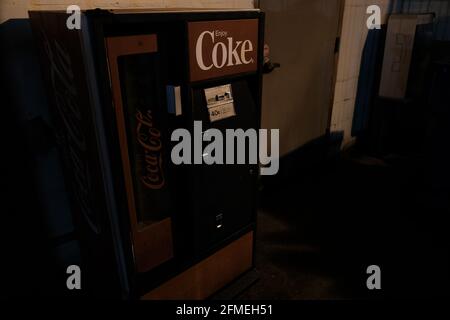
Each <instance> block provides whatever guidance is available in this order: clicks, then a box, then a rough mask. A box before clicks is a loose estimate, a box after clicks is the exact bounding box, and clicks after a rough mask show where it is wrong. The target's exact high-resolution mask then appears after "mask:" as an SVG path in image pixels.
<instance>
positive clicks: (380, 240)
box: [238, 154, 450, 300]
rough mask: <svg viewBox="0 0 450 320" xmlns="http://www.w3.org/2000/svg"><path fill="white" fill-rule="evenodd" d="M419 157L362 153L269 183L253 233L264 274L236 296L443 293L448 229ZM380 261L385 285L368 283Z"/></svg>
mask: <svg viewBox="0 0 450 320" xmlns="http://www.w3.org/2000/svg"><path fill="white" fill-rule="evenodd" d="M426 177H427V175H426V167H424V165H423V161H417V159H413V158H404V159H402V158H398V157H391V158H387V159H385V160H377V159H373V158H369V157H365V156H362V155H358V154H347V155H345V156H344V157H343V158H341V159H339V160H337V161H336V162H335V161H331V162H329V163H326V164H320V165H318V166H316V168H307V169H306V170H302V172H299V173H298V174H297V175H293V176H291V178H290V179H289V183H283V184H277V185H275V186H271V187H265V189H264V190H263V192H262V196H261V209H260V212H259V218H258V222H259V225H258V232H257V240H256V245H257V247H256V250H257V251H256V266H257V270H258V272H259V275H260V278H259V281H258V282H256V283H255V284H254V285H253V286H251V287H250V288H249V289H247V290H246V291H244V292H243V293H242V294H240V296H239V297H238V298H239V299H288V300H290V299H349V298H350V299H353V298H356V299H359V298H361V299H367V298H369V299H372V298H375V299H377V298H424V297H425V298H426V297H435V296H443V295H444V294H446V292H447V287H448V285H449V281H448V280H449V277H448V270H450V268H449V250H448V244H447V243H448V242H447V241H446V240H448V239H446V238H447V236H446V232H447V230H448V229H446V227H444V224H443V217H442V216H443V214H447V213H448V211H445V210H444V211H442V208H440V209H438V208H435V206H434V203H432V202H431V201H432V200H431V198H430V196H429V193H430V191H429V188H428V186H429V184H428V183H427V180H426ZM373 264H375V265H379V266H380V267H381V272H382V276H381V283H382V290H381V291H369V290H368V289H367V287H366V280H367V277H368V275H367V274H366V269H367V267H368V266H370V265H373Z"/></svg>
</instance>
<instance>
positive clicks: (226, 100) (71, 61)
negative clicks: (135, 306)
mask: <svg viewBox="0 0 450 320" xmlns="http://www.w3.org/2000/svg"><path fill="white" fill-rule="evenodd" d="M68 18H69V14H67V13H66V12H56V11H31V12H30V19H31V23H32V28H33V34H34V37H35V40H36V44H37V47H38V51H39V55H40V61H41V69H42V74H43V77H44V79H43V80H44V82H45V84H46V89H47V96H48V101H49V108H50V110H51V112H52V115H53V118H52V121H53V127H54V129H55V132H56V136H57V140H58V144H59V147H60V148H59V149H60V153H61V156H62V158H63V162H64V169H65V183H66V186H67V189H68V193H69V196H70V199H71V205H72V212H73V219H74V222H75V224H76V226H77V236H78V239H79V243H80V247H81V253H82V261H83V264H82V265H81V266H80V267H81V271H82V284H83V285H82V287H83V288H84V290H85V292H86V294H87V295H91V296H97V297H110V296H111V297H123V298H135V299H204V298H208V297H210V296H211V295H213V294H214V293H216V292H218V291H219V290H220V289H221V288H223V287H224V286H226V285H227V284H230V283H231V282H232V281H234V280H235V279H237V278H238V277H239V276H241V275H242V274H244V273H245V272H247V271H249V270H251V269H252V268H253V267H254V261H253V254H254V232H255V228H256V184H257V179H258V174H259V166H258V164H250V163H247V162H245V163H242V162H237V164H235V163H233V162H230V163H229V164H227V163H225V162H223V161H216V162H212V163H211V161H208V157H212V156H216V155H211V154H208V152H205V150H206V149H203V145H199V143H202V141H203V142H204V141H212V139H213V138H212V137H209V135H210V133H211V132H215V133H216V134H217V133H223V134H224V136H225V135H226V132H227V130H228V129H235V130H240V129H242V130H243V131H245V130H248V129H255V130H258V129H259V127H260V110H261V90H262V64H263V45H262V43H263V42H262V41H263V30H264V14H263V13H261V12H259V11H258V10H246V11H201V12H185V11H180V12H177V11H172V12H156V11H155V12H151V11H150V12H145V11H136V10H135V11H115V10H112V11H105V10H98V9H97V10H88V11H84V12H81V15H80V25H79V28H76V27H75V28H69V24H68ZM180 130H181V131H180ZM177 132H181V133H182V134H185V135H186V136H188V137H189V140H187V138H186V140H185V141H183V143H186V146H187V147H186V149H184V150H183V152H178V153H177V152H176V150H179V146H180V145H179V143H180V141H179V140H176V139H174V136H177ZM188 142H191V143H190V144H188ZM199 150H200V151H199ZM234 151H235V150H234V149H232V150H229V149H227V150H224V151H223V153H224V154H223V155H222V156H223V157H224V158H227V157H228V158H230V157H231V158H233V157H236V154H235V152H234ZM199 152H200V153H199ZM174 157H178V158H179V157H182V158H183V159H184V160H185V161H184V162H181V163H180V162H179V161H178V160H176V159H174Z"/></svg>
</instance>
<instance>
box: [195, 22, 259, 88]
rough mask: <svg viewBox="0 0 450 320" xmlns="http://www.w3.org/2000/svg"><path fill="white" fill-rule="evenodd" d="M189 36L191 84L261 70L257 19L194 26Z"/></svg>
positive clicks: (196, 24) (196, 23)
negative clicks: (259, 68) (259, 66)
mask: <svg viewBox="0 0 450 320" xmlns="http://www.w3.org/2000/svg"><path fill="white" fill-rule="evenodd" d="M188 33H189V63H190V68H189V69H190V79H191V81H200V80H204V79H208V78H217V77H221V76H227V75H233V74H238V73H244V72H252V71H256V70H257V68H258V20H257V19H242V20H221V21H200V22H190V23H189V24H188Z"/></svg>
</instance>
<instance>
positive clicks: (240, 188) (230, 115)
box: [193, 80, 258, 252]
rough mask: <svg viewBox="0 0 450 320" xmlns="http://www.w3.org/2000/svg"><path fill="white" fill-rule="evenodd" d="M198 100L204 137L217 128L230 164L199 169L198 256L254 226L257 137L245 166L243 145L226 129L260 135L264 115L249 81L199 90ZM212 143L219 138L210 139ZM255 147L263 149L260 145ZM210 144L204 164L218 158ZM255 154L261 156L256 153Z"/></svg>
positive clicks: (196, 113) (196, 109)
mask: <svg viewBox="0 0 450 320" xmlns="http://www.w3.org/2000/svg"><path fill="white" fill-rule="evenodd" d="M212 98H213V99H214V100H216V101H217V102H218V103H212V104H211V101H208V100H211V99H212ZM193 100H194V106H193V107H194V117H195V118H196V120H201V121H202V129H203V136H205V135H206V136H208V135H209V134H210V133H211V130H212V129H215V130H218V131H220V132H221V133H222V137H223V149H222V152H223V155H222V159H223V162H224V164H223V165H221V164H212V165H209V164H206V165H205V164H204V165H201V166H197V167H196V168H195V175H194V176H195V183H194V185H195V191H196V193H195V204H194V206H195V210H194V211H195V214H196V215H197V217H196V219H195V220H196V225H195V240H196V241H195V244H196V249H197V251H198V252H204V251H207V250H208V249H211V248H214V247H215V246H216V245H218V244H220V242H222V241H223V240H226V239H227V238H228V237H231V236H232V235H233V234H235V233H237V232H239V231H240V230H242V229H244V228H245V227H247V226H250V225H251V223H252V221H254V219H255V188H256V181H257V174H258V165H257V164H249V150H251V148H250V147H249V139H254V136H252V137H251V138H247V139H246V141H245V146H244V148H245V150H246V160H245V164H238V157H237V149H238V143H242V142H239V141H238V140H237V139H235V140H234V142H232V141H231V140H229V139H227V134H226V130H227V129H242V130H243V131H247V130H248V129H253V132H254V133H257V132H258V130H256V129H257V125H258V124H257V120H258V116H257V109H256V105H255V102H254V99H253V96H252V94H251V90H250V88H249V86H248V83H247V81H246V80H242V81H234V82H231V83H225V84H221V85H218V86H216V87H207V88H205V87H202V88H198V89H194V92H193ZM210 140H211V141H214V140H215V139H214V137H210ZM256 141H257V140H256ZM230 143H234V148H233V153H234V157H233V158H234V164H225V163H226V159H227V157H228V156H229V153H230V152H228V151H229V150H228V151H227V148H226V145H227V144H230ZM253 143H256V145H257V142H255V141H253ZM208 144H209V142H204V143H203V146H204V148H203V149H202V150H203V151H206V152H203V154H202V156H203V157H204V159H203V160H204V161H205V159H206V158H207V157H212V156H217V154H209V152H208V150H207V149H206V148H205V147H206V146H208ZM215 151H216V150H214V153H215ZM252 156H253V157H257V155H256V154H253V155H252ZM217 158H220V157H217ZM217 158H216V159H217Z"/></svg>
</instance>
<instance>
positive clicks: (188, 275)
mask: <svg viewBox="0 0 450 320" xmlns="http://www.w3.org/2000/svg"><path fill="white" fill-rule="evenodd" d="M252 257H253V232H249V233H247V234H246V235H244V236H243V237H241V238H240V239H238V240H236V241H234V242H233V243H231V244H230V245H228V246H227V247H225V248H223V249H222V250H220V251H218V252H216V253H215V254H213V255H211V256H210V257H208V258H206V259H205V260H203V261H201V262H199V263H198V264H196V265H194V266H193V267H191V268H190V269H188V270H186V271H185V272H183V273H181V274H179V275H178V276H176V277H175V278H172V279H171V280H169V281H168V282H166V283H164V284H163V285H161V286H160V287H158V288H156V289H154V290H152V291H150V292H149V293H147V294H146V295H144V296H143V297H142V299H143V300H201V299H206V298H208V297H209V296H211V295H212V294H213V293H215V292H216V291H218V290H219V289H221V288H222V287H224V286H225V285H227V284H228V283H229V282H231V281H232V280H234V279H236V278H237V277H238V276H239V275H241V274H242V273H244V272H245V271H247V270H249V269H250V268H251V267H252V259H253V258H252Z"/></svg>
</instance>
